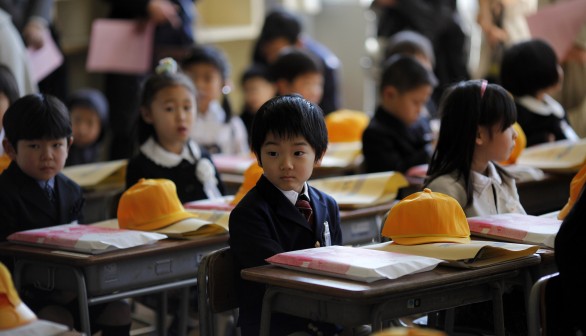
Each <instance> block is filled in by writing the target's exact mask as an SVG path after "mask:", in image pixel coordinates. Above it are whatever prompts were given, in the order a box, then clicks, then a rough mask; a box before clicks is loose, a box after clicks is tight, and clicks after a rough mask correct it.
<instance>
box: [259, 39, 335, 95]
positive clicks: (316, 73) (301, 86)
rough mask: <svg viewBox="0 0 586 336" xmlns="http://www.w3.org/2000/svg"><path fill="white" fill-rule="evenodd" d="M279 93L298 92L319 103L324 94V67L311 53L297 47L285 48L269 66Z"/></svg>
mask: <svg viewBox="0 0 586 336" xmlns="http://www.w3.org/2000/svg"><path fill="white" fill-rule="evenodd" d="M269 71H270V74H271V76H272V77H273V78H274V80H275V84H276V86H277V94H278V95H281V96H282V95H288V94H293V93H297V94H300V95H301V96H303V98H305V99H307V100H309V101H310V102H312V103H314V104H317V103H319V101H320V100H321V97H322V95H323V81H324V76H323V74H322V67H321V65H320V64H319V63H318V61H317V59H316V58H315V57H314V56H313V55H311V54H310V53H308V52H306V51H304V50H302V49H297V48H288V49H286V50H283V51H282V52H281V54H280V55H279V56H278V57H277V59H276V60H275V61H274V62H273V63H272V64H271V66H270V68H269Z"/></svg>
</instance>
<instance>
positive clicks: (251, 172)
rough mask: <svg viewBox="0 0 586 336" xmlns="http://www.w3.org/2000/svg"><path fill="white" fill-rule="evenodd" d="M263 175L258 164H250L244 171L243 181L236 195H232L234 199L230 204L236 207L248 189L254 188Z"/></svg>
mask: <svg viewBox="0 0 586 336" xmlns="http://www.w3.org/2000/svg"><path fill="white" fill-rule="evenodd" d="M262 173H263V169H262V167H261V166H259V165H258V162H256V161H254V162H253V163H251V164H250V166H249V167H248V168H247V169H246V170H245V171H244V181H243V182H242V184H241V185H240V187H239V188H238V191H237V192H236V195H234V199H233V200H232V202H230V204H232V205H236V204H238V202H240V200H241V199H242V198H243V197H244V196H245V195H246V193H248V192H249V191H250V189H252V188H254V186H255V185H256V182H258V179H260V177H261V175H262Z"/></svg>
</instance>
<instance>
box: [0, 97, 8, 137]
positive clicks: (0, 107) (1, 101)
mask: <svg viewBox="0 0 586 336" xmlns="http://www.w3.org/2000/svg"><path fill="white" fill-rule="evenodd" d="M9 105H10V101H9V100H8V97H7V96H6V94H4V92H0V130H1V129H2V118H4V112H6V110H8V106H9Z"/></svg>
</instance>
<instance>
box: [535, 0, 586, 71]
mask: <svg viewBox="0 0 586 336" xmlns="http://www.w3.org/2000/svg"><path fill="white" fill-rule="evenodd" d="M527 24H528V25H529V30H530V31H531V36H532V37H534V38H540V39H543V40H545V41H547V42H548V43H549V44H550V45H551V46H552V48H553V49H554V50H555V53H556V55H557V57H558V60H559V61H562V60H563V59H564V57H565V56H566V53H567V52H568V50H569V49H570V47H571V46H572V44H573V43H574V40H575V39H576V36H577V35H578V33H579V32H580V28H581V27H582V25H584V24H586V1H584V0H565V1H558V2H557V3H555V4H553V5H548V6H544V7H543V8H541V9H540V10H539V11H537V13H535V14H533V15H530V16H528V17H527Z"/></svg>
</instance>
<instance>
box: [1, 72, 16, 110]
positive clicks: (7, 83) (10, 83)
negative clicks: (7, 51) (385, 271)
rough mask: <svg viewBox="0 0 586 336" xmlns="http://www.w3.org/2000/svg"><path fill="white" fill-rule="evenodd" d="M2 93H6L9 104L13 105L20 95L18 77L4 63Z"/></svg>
mask: <svg viewBox="0 0 586 336" xmlns="http://www.w3.org/2000/svg"><path fill="white" fill-rule="evenodd" d="M0 93H4V94H5V95H6V98H8V102H9V105H12V103H14V102H15V101H16V100H17V99H18V98H19V97H20V93H19V90H18V83H16V78H14V74H13V73H12V71H10V68H9V67H7V66H6V65H4V64H0Z"/></svg>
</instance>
